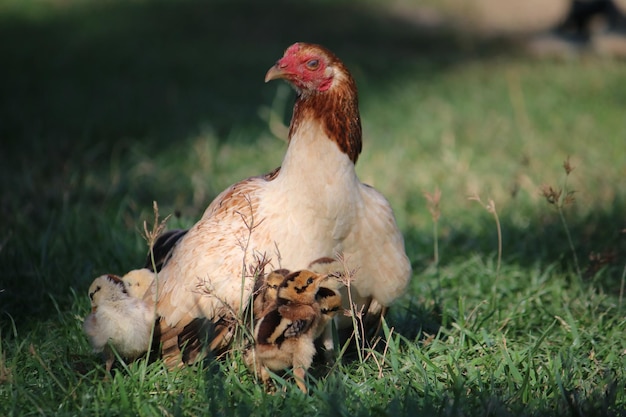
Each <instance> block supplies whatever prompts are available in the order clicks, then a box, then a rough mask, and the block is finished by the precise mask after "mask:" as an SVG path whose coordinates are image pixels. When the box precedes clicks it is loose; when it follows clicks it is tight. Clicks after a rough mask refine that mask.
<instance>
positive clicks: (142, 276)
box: [122, 268, 154, 298]
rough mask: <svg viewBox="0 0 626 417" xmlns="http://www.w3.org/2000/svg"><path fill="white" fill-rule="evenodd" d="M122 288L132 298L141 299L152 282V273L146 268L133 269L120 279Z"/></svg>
mask: <svg viewBox="0 0 626 417" xmlns="http://www.w3.org/2000/svg"><path fill="white" fill-rule="evenodd" d="M122 281H123V282H124V287H125V288H126V291H127V292H128V295H130V296H131V297H133V298H143V296H144V294H145V293H146V291H147V290H148V288H149V287H150V285H151V284H152V281H154V272H152V271H151V270H149V269H148V268H142V269H134V270H132V271H130V272H129V273H127V274H126V275H124V276H123V277H122Z"/></svg>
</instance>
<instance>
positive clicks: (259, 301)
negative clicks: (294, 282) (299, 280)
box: [252, 269, 290, 322]
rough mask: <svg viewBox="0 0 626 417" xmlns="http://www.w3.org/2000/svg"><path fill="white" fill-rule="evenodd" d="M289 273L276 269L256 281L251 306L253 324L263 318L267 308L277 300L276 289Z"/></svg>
mask: <svg viewBox="0 0 626 417" xmlns="http://www.w3.org/2000/svg"><path fill="white" fill-rule="evenodd" d="M289 272H290V271H288V270H286V269H276V270H274V271H272V272H270V273H269V274H267V275H266V276H264V278H263V279H260V280H258V281H257V284H256V288H255V291H254V294H255V296H254V302H253V306H252V308H253V317H254V320H255V322H256V321H257V320H258V318H260V317H262V316H263V313H264V312H265V310H267V308H268V307H270V306H272V305H273V304H274V302H275V301H276V299H277V298H278V287H280V284H282V283H283V281H284V280H285V277H286V276H287V275H289Z"/></svg>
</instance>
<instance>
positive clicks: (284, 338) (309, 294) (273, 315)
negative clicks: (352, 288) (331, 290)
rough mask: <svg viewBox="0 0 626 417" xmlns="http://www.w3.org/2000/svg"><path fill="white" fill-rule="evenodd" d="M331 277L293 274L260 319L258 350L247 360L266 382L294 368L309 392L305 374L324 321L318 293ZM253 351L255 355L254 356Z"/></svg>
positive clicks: (301, 386) (305, 272)
mask: <svg viewBox="0 0 626 417" xmlns="http://www.w3.org/2000/svg"><path fill="white" fill-rule="evenodd" d="M326 278H327V275H323V274H316V273H315V272H312V271H308V270H303V271H297V272H293V273H291V274H289V275H287V277H285V279H284V280H283V282H282V283H281V285H280V287H279V288H278V297H277V299H276V301H275V302H274V303H272V305H270V306H269V307H268V308H267V309H266V311H265V312H264V314H263V316H262V317H260V319H259V321H258V323H257V325H256V327H255V331H254V337H255V342H256V344H255V347H254V350H253V351H251V352H250V354H249V355H248V357H247V358H246V362H247V363H248V365H249V366H250V367H255V368H256V370H257V372H258V373H259V374H260V375H261V379H262V380H263V382H264V383H266V384H267V383H268V382H269V377H270V376H269V372H268V370H272V371H279V370H283V369H286V368H290V367H292V368H293V373H294V376H295V378H296V384H297V385H298V387H299V388H300V390H302V391H303V392H305V393H306V392H307V387H306V384H305V382H304V381H305V373H306V371H307V370H308V369H309V367H310V366H311V362H312V361H313V356H314V355H315V345H314V343H313V341H314V336H315V330H316V328H317V326H318V323H319V321H320V319H321V311H320V306H319V304H318V302H317V300H316V294H317V292H318V290H319V287H320V284H321V283H322V282H323V281H324V280H325V279H326ZM252 352H253V353H254V356H252Z"/></svg>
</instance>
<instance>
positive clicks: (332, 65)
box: [265, 42, 349, 94]
mask: <svg viewBox="0 0 626 417" xmlns="http://www.w3.org/2000/svg"><path fill="white" fill-rule="evenodd" d="M347 77H349V74H348V72H347V70H346V68H345V67H344V65H343V64H342V63H341V61H339V59H338V58H337V57H336V56H335V54H333V53H332V52H330V51H329V50H328V49H326V48H324V47H323V46H320V45H314V44H309V43H301V42H299V43H294V44H293V45H291V46H290V47H289V48H287V50H286V51H285V54H284V55H283V57H282V58H281V59H279V60H278V62H276V64H275V65H274V66H273V67H272V68H270V69H269V71H268V72H267V74H266V75H265V82H268V81H271V80H275V79H278V78H282V79H284V80H286V81H287V82H289V83H290V84H291V85H292V86H293V87H294V88H295V89H296V90H297V91H298V92H300V93H305V94H312V93H318V92H324V91H327V90H329V89H330V88H331V87H332V86H333V84H334V82H336V81H337V80H341V79H345V78H347Z"/></svg>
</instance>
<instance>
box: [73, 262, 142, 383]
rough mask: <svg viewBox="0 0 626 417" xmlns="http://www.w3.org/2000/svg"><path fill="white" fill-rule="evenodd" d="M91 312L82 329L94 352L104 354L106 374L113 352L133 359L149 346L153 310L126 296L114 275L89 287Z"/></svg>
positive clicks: (139, 300)
mask: <svg viewBox="0 0 626 417" xmlns="http://www.w3.org/2000/svg"><path fill="white" fill-rule="evenodd" d="M89 298H90V299H91V313H90V314H89V315H88V316H87V317H86V318H85V321H84V323H83V330H84V331H85V334H86V335H87V336H88V337H89V342H90V343H91V346H92V347H93V350H94V352H104V357H105V361H106V370H107V372H110V371H111V366H112V365H113V361H114V360H115V354H114V352H113V350H112V349H111V348H113V349H115V351H117V353H118V354H119V355H120V356H121V357H123V358H125V359H127V360H133V359H136V358H138V357H139V356H141V355H142V354H143V353H145V352H146V351H147V350H148V348H149V346H150V342H151V340H150V333H151V330H152V324H153V323H154V311H153V309H152V308H149V307H148V306H147V305H146V303H145V302H144V301H143V300H141V299H138V298H134V297H132V296H130V295H129V294H128V291H127V290H126V287H125V286H124V282H123V281H122V279H121V278H119V277H117V276H115V275H111V274H109V275H102V276H100V277H98V278H96V279H95V280H94V281H93V283H92V284H91V286H90V287H89Z"/></svg>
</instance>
